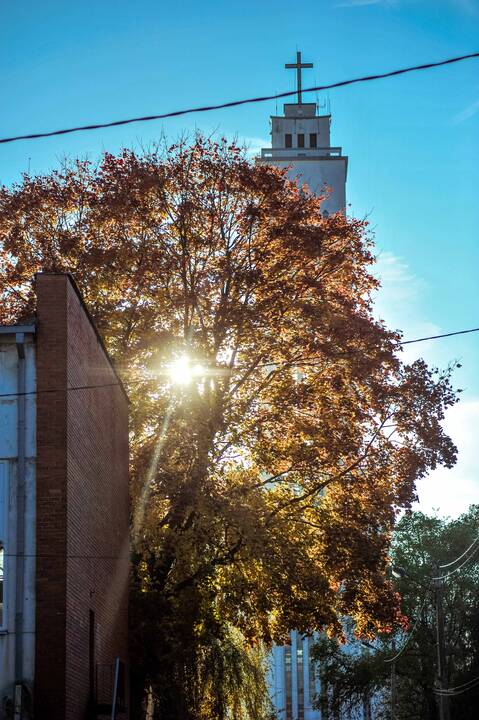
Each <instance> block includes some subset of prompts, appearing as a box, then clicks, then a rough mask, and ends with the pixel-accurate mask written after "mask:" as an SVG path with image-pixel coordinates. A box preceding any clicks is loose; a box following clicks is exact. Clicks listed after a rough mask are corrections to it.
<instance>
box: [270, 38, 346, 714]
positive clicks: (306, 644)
mask: <svg viewBox="0 0 479 720" xmlns="http://www.w3.org/2000/svg"><path fill="white" fill-rule="evenodd" d="M285 67H286V68H287V69H294V70H296V73H297V81H296V82H297V85H296V87H297V100H298V102H296V103H287V104H285V105H284V115H282V116H273V117H271V148H263V149H262V150H261V156H260V157H259V158H258V162H260V163H267V164H269V165H275V166H276V167H280V168H289V170H288V175H289V177H291V179H295V180H297V181H298V183H300V184H301V185H303V184H306V185H308V187H309V189H310V190H311V191H312V192H313V193H315V194H317V195H325V196H326V197H325V200H324V202H323V204H322V211H323V213H325V214H326V213H328V214H332V213H335V212H345V211H346V177H347V169H348V158H347V157H345V156H344V155H343V154H342V148H340V147H332V146H331V142H330V127H331V115H329V114H327V115H318V114H317V111H318V108H317V106H316V103H303V101H302V81H301V71H302V69H303V68H311V67H313V66H312V64H311V63H302V62H301V53H300V52H298V53H297V56H296V63H291V64H287V65H285ZM290 638H291V642H290V644H289V645H284V646H274V647H273V650H272V654H271V663H270V677H269V684H270V694H271V699H272V702H273V705H274V708H275V710H276V713H277V716H278V719H279V720H320V719H321V713H320V711H319V710H315V709H314V708H313V702H314V699H315V696H317V695H318V694H319V692H320V687H321V686H320V681H319V677H318V669H317V668H315V666H314V663H313V662H312V660H311V658H310V653H309V650H310V647H311V644H312V643H313V642H314V638H312V637H303V636H302V635H301V634H300V633H298V632H296V631H295V630H293V631H291V633H290Z"/></svg>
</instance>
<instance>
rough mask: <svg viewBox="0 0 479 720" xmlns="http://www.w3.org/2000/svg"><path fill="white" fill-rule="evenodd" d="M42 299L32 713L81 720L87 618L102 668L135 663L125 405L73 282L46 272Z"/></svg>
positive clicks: (39, 283)
mask: <svg viewBox="0 0 479 720" xmlns="http://www.w3.org/2000/svg"><path fill="white" fill-rule="evenodd" d="M37 302H38V306H37V316H38V332H37V384H38V390H39V393H38V395H37V402H38V407H37V455H38V461H37V543H38V546H37V553H38V555H39V557H38V565H37V612H36V616H37V630H36V633H37V635H36V683H35V706H36V707H35V709H36V717H37V718H45V719H46V718H48V720H57V719H58V720H66V719H67V720H80V719H82V720H83V718H85V713H86V710H87V707H88V700H89V634H90V627H89V625H90V623H89V618H90V611H93V612H94V614H95V632H94V635H95V663H98V664H100V665H101V664H105V665H106V664H110V663H113V662H114V660H115V658H116V657H120V658H122V659H123V660H127V642H128V638H127V626H128V618H127V613H128V606H127V598H128V569H129V568H128V555H129V501H128V405H127V400H126V397H125V395H124V393H123V391H122V389H121V387H119V386H117V385H115V383H117V377H116V375H115V373H114V371H113V369H112V367H111V365H110V364H109V362H108V359H107V357H106V355H105V352H104V350H103V348H102V345H101V343H100V341H99V339H98V337H97V335H96V333H95V329H94V327H93V325H92V323H91V322H90V320H89V318H88V315H87V313H86V311H85V308H84V306H83V305H82V302H81V300H80V298H79V296H78V293H77V291H76V289H75V287H74V285H73V283H72V281H71V280H70V278H69V277H68V276H66V275H50V274H40V275H38V276H37ZM66 384H68V387H70V388H71V387H78V386H85V385H110V386H109V387H102V388H96V389H92V388H85V389H81V390H73V391H70V392H65V386H66ZM111 385H113V386H111ZM50 388H52V389H53V388H54V389H55V392H51V393H50V392H48V393H42V390H46V389H50ZM57 388H62V390H60V391H58V390H57ZM45 555H54V556H55V557H54V558H47V557H44V556H45Z"/></svg>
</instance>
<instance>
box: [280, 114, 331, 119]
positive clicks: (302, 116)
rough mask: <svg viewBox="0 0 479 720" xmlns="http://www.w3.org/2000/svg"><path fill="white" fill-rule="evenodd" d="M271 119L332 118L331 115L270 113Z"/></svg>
mask: <svg viewBox="0 0 479 720" xmlns="http://www.w3.org/2000/svg"><path fill="white" fill-rule="evenodd" d="M269 117H270V119H271V120H318V119H319V118H330V117H331V113H330V114H329V115H270V116H269Z"/></svg>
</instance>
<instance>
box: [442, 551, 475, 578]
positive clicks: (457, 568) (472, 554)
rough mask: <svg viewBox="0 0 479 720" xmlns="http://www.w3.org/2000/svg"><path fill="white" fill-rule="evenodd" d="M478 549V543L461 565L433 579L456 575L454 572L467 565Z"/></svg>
mask: <svg viewBox="0 0 479 720" xmlns="http://www.w3.org/2000/svg"><path fill="white" fill-rule="evenodd" d="M478 550H479V545H477V546H476V547H475V548H474V550H473V551H472V553H471V554H470V555H469V557H467V558H466V559H465V560H464V561H463V562H462V563H461V564H460V565H458V567H456V568H454V570H451V571H450V572H448V573H446V574H445V575H440V576H439V577H433V578H432V579H433V580H447V578H448V577H451V575H454V573H456V572H458V571H459V570H461V569H462V568H463V567H464V565H467V563H468V562H469V560H472V558H473V557H474V555H475V554H476V552H477V551H478Z"/></svg>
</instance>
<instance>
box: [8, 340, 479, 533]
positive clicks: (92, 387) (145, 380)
mask: <svg viewBox="0 0 479 720" xmlns="http://www.w3.org/2000/svg"><path fill="white" fill-rule="evenodd" d="M12 327H14V326H12ZM472 332H479V328H472V329H471V330H458V331H457V332H451V333H445V334H443V335H431V336H429V337H423V338H417V339H415V340H403V341H401V342H399V343H398V344H399V345H411V344H412V343H419V342H424V341H425V340H438V339H440V338H444V337H451V336H452V335H464V334H466V333H472ZM317 364H321V361H317V362H316V361H307V360H304V361H288V360H285V361H284V362H281V363H277V362H276V363H275V362H274V361H273V360H272V361H270V362H267V363H264V364H262V365H258V367H268V366H270V365H291V367H311V366H314V365H317ZM241 367H244V366H237V369H238V368H241ZM224 369H226V368H224ZM155 380H156V378H141V379H139V380H132V381H126V382H129V383H130V384H133V385H137V384H142V383H151V382H155ZM110 387H121V385H120V383H118V382H111V383H98V384H97V385H73V386H71V387H66V388H64V387H62V388H47V389H45V390H29V391H27V392H21V393H19V392H12V393H0V398H17V397H27V396H30V395H40V394H42V395H43V394H45V393H56V392H72V391H73V390H97V389H100V388H110ZM478 540H479V538H478Z"/></svg>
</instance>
